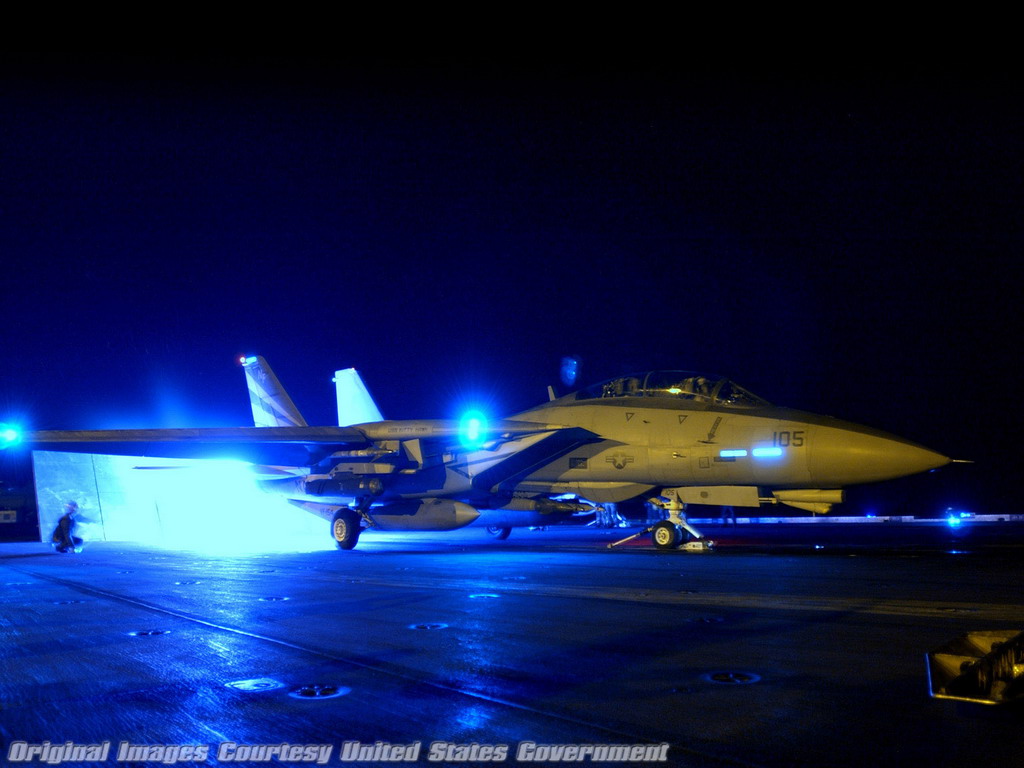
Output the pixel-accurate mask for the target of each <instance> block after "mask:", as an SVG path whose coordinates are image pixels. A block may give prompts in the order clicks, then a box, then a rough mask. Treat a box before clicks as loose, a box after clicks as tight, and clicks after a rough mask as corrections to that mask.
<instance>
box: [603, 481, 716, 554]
mask: <svg viewBox="0 0 1024 768" xmlns="http://www.w3.org/2000/svg"><path fill="white" fill-rule="evenodd" d="M650 501H651V503H652V504H654V505H655V506H658V507H661V508H662V509H664V510H665V511H667V512H668V519H667V520H659V521H658V522H657V523H655V524H654V525H652V526H649V527H647V528H644V529H643V530H642V531H640V532H639V533H634V534H633V535H632V536H627V537H626V538H624V539H621V540H620V541H614V542H612V543H611V544H609V545H608V549H612V548H613V547H617V546H619V545H620V544H625V543H626V542H627V541H632V540H633V539H636V538H639V537H640V536H643V535H644V534H645V533H649V534H651V541H653V542H654V546H655V547H657V548H658V549H664V550H671V549H680V545H682V547H681V548H682V549H683V550H685V551H686V552H707V551H709V550H710V549H711V548H712V547H713V546H714V545H715V542H713V541H711V540H709V539H705V538H704V536H702V535H701V533H700V531H698V530H697V529H696V528H694V527H693V526H692V525H690V524H689V523H688V522H686V518H685V517H683V512H685V511H686V504H684V503H683V502H681V501H680V500H679V497H678V496H677V495H676V490H675V488H666V489H664V490H663V491H662V495H661V496H659V497H656V498H654V499H650ZM687 534H689V535H690V536H692V537H693V540H692V541H687V542H686V543H685V544H684V543H683V542H684V541H685V539H686V536H687Z"/></svg>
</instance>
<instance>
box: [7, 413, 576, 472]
mask: <svg viewBox="0 0 1024 768" xmlns="http://www.w3.org/2000/svg"><path fill="white" fill-rule="evenodd" d="M478 429H479V434H478V435H476V438H477V439H478V440H480V441H484V440H486V441H504V440H510V439H514V438H516V437H519V436H523V435H527V434H536V433H538V432H547V431H551V430H556V431H564V430H565V428H564V427H561V426H557V425H547V424H535V423H532V422H515V421H495V422H492V423H489V424H487V425H481V426H480V427H479V428H478ZM464 430H465V426H464V425H462V424H460V423H459V422H455V421H450V420H433V419H432V420H412V421H381V422H376V423H369V424H363V425H357V426H351V427H306V426H298V427H205V428H184V429H109V430H45V431H36V432H26V433H24V434H23V435H21V436H20V438H19V440H18V442H19V443H20V444H22V445H25V446H27V447H28V448H30V449H32V450H49V451H66V452H71V453H98V454H108V455H114V456H146V457H159V458H168V459H226V458H230V459H239V460H242V461H248V462H251V463H253V464H261V465H287V466H299V467H302V466H312V465H314V464H316V463H317V462H319V461H320V460H321V459H323V458H325V457H327V456H330V455H331V454H333V453H337V452H339V451H344V450H354V449H359V448H366V447H370V446H371V445H373V444H375V443H378V442H381V441H387V442H395V441H402V440H417V439H418V440H421V441H437V442H440V443H444V444H445V445H449V444H458V442H459V440H460V438H461V437H462V436H463V433H464Z"/></svg>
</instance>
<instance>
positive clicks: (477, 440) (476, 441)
mask: <svg viewBox="0 0 1024 768" xmlns="http://www.w3.org/2000/svg"><path fill="white" fill-rule="evenodd" d="M459 442H460V443H462V447H463V448H465V449H467V450H470V451H475V450H476V449H478V448H480V447H481V446H482V445H483V444H484V443H485V442H487V417H486V416H484V414H483V413H481V412H480V411H467V412H466V413H465V414H463V416H462V419H461V420H460V421H459Z"/></svg>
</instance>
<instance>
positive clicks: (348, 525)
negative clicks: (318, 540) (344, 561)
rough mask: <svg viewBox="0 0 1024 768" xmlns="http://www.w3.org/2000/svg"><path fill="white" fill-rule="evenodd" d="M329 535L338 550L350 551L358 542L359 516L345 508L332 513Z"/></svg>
mask: <svg viewBox="0 0 1024 768" xmlns="http://www.w3.org/2000/svg"><path fill="white" fill-rule="evenodd" d="M331 535H333V536H334V543H335V544H337V545H338V549H352V548H353V547H355V545H356V542H357V541H359V515H357V514H356V513H355V512H353V511H352V510H351V509H348V508H347V507H342V508H341V509H339V510H338V511H337V512H335V513H334V519H333V520H332V521H331Z"/></svg>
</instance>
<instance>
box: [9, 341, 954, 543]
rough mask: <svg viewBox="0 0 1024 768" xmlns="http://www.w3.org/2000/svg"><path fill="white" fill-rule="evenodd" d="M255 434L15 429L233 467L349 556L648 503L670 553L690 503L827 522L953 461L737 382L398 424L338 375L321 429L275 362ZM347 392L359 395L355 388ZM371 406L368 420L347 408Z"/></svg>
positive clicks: (654, 386)
mask: <svg viewBox="0 0 1024 768" xmlns="http://www.w3.org/2000/svg"><path fill="white" fill-rule="evenodd" d="M240 362H241V363H242V366H243V368H244V370H245V374H246V380H247V383H248V388H249V395H250V404H251V406H252V411H253V419H254V426H253V427H237V428H212V429H211V428H204V429H131V430H104V431H38V432H28V433H25V434H24V435H20V434H15V433H14V431H13V430H9V431H5V432H3V433H0V442H2V441H6V442H7V443H14V442H16V441H17V442H20V443H24V444H25V445H27V446H29V447H31V448H36V449H47V450H58V451H75V452H86V453H103V454H115V455H130V456H152V457H175V458H180V457H196V456H202V457H209V458H220V457H232V458H242V459H245V460H247V461H249V462H251V463H253V464H254V465H255V471H256V473H257V475H258V477H259V480H260V484H261V485H262V487H263V488H264V489H265V490H268V491H271V492H273V493H277V494H281V495H283V496H284V497H286V498H287V499H288V500H289V501H291V502H292V503H294V504H296V505H298V506H300V507H302V508H304V509H306V510H308V511H310V512H313V513H314V514H317V515H319V516H321V517H323V518H324V519H326V520H328V521H329V522H330V530H331V533H332V535H333V537H334V540H335V542H336V543H337V546H338V548H339V549H342V550H350V549H352V548H353V547H355V546H356V543H357V542H358V540H359V536H360V534H361V533H362V532H364V531H374V530H383V531H443V530H453V529H456V528H461V527H463V526H466V525H469V524H470V523H473V522H477V523H478V524H485V525H487V526H488V527H489V528H490V529H491V530H492V531H493V532H495V533H496V534H497V535H498V536H499V537H502V538H503V537H506V536H507V535H508V533H509V531H510V530H511V528H513V527H515V526H530V525H546V524H549V523H554V522H559V521H563V520H566V519H567V518H569V517H571V516H572V515H576V514H580V513H584V512H586V511H588V510H593V509H595V505H600V504H609V503H617V502H625V501H629V500H633V499H642V500H645V501H647V502H650V503H652V504H654V505H655V506H657V507H660V508H661V509H662V510H664V514H665V517H666V519H664V520H661V521H660V522H658V523H656V524H655V525H653V526H652V527H651V528H649V529H646V531H645V533H650V534H651V538H652V540H653V543H654V545H655V546H656V547H658V548H661V549H675V548H679V547H680V546H682V545H683V544H684V541H685V540H686V539H687V538H691V537H692V541H691V542H688V543H687V546H690V545H693V544H696V545H697V546H698V548H699V547H701V546H706V544H707V542H706V540H705V539H704V537H702V536H701V534H700V532H699V531H697V530H696V529H695V528H693V526H691V525H690V524H689V523H688V522H687V520H686V515H685V510H686V505H687V504H712V505H728V506H732V507H749V508H756V507H759V506H761V505H762V504H779V503H781V504H786V505H789V506H792V507H797V508H799V509H802V510H805V511H810V512H814V513H826V512H828V511H829V510H830V509H831V507H832V505H834V504H837V503H840V502H842V501H843V488H844V487H845V486H848V485H853V484H857V483H871V482H877V481H881V480H889V479H893V478H898V477H903V476H905V475H911V474H915V473H918V472H925V471H927V470H931V469H934V468H937V467H940V466H943V465H945V464H947V463H949V462H950V461H951V459H949V458H947V457H945V456H943V455H941V454H939V453H936V452H935V451H932V450H929V449H928V448H925V447H923V446H920V445H917V444H915V443H912V442H909V441H907V440H904V439H902V438H899V437H896V436H894V435H890V434H887V433H885V432H880V431H878V430H875V429H871V428H869V427H865V426H861V425H859V424H853V423H850V422H844V421H840V420H838V419H834V418H831V417H828V416H820V415H816V414H812V413H807V412H803V411H797V410H791V409H788V408H781V407H777V406H774V405H772V404H771V403H769V402H767V401H765V400H763V399H762V398H760V397H758V396H757V395H755V394H753V393H752V392H750V391H749V390H747V389H744V388H743V387H741V386H739V385H738V384H736V383H735V382H733V381H731V380H730V379H728V378H724V377H721V376H714V375H707V374H700V373H694V372H688V371H668V370H659V371H650V372H647V373H640V374H632V375H628V376H621V377H618V378H614V379H610V380H608V381H604V382H601V383H599V384H595V385H593V386H589V387H586V388H584V389H580V390H578V391H576V392H573V393H571V394H568V395H565V396H563V397H555V396H554V392H553V391H552V390H550V389H549V400H548V402H545V403H543V404H542V405H538V406H537V407H535V408H531V409H530V410H528V411H524V412H522V413H518V414H515V415H514V416H512V417H510V418H508V419H503V420H498V421H488V420H487V419H486V418H485V417H484V416H483V415H481V414H479V413H473V414H468V415H467V416H465V417H464V418H463V419H461V420H433V419H423V420H402V421H388V420H384V419H382V418H381V417H380V412H379V410H378V409H377V408H376V405H375V404H374V403H373V401H372V398H370V396H369V393H368V392H367V391H366V388H365V386H364V385H363V384H362V381H361V379H359V377H358V374H356V373H355V371H352V370H351V369H350V370H349V371H339V372H338V374H337V375H336V377H335V380H336V381H338V382H339V384H338V387H339V394H340V396H339V422H340V424H341V425H340V426H337V427H333V426H324V427H311V426H308V425H307V424H306V421H305V419H303V417H302V415H301V414H300V412H299V411H298V409H297V408H296V407H295V405H294V403H293V402H292V400H291V398H290V397H288V394H287V393H286V392H285V390H284V388H283V387H282V386H281V385H280V382H279V381H278V379H277V377H276V376H275V375H274V373H273V371H272V370H271V368H270V366H269V365H268V364H267V363H266V361H265V360H264V359H263V358H262V357H247V358H244V359H242V360H241V361H240ZM343 390H344V392H343ZM353 401H357V402H359V403H361V406H360V410H359V411H358V414H359V416H358V417H357V418H359V419H360V422H359V423H352V414H351V413H348V412H346V409H347V407H348V406H347V405H346V404H347V403H349V402H353Z"/></svg>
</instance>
